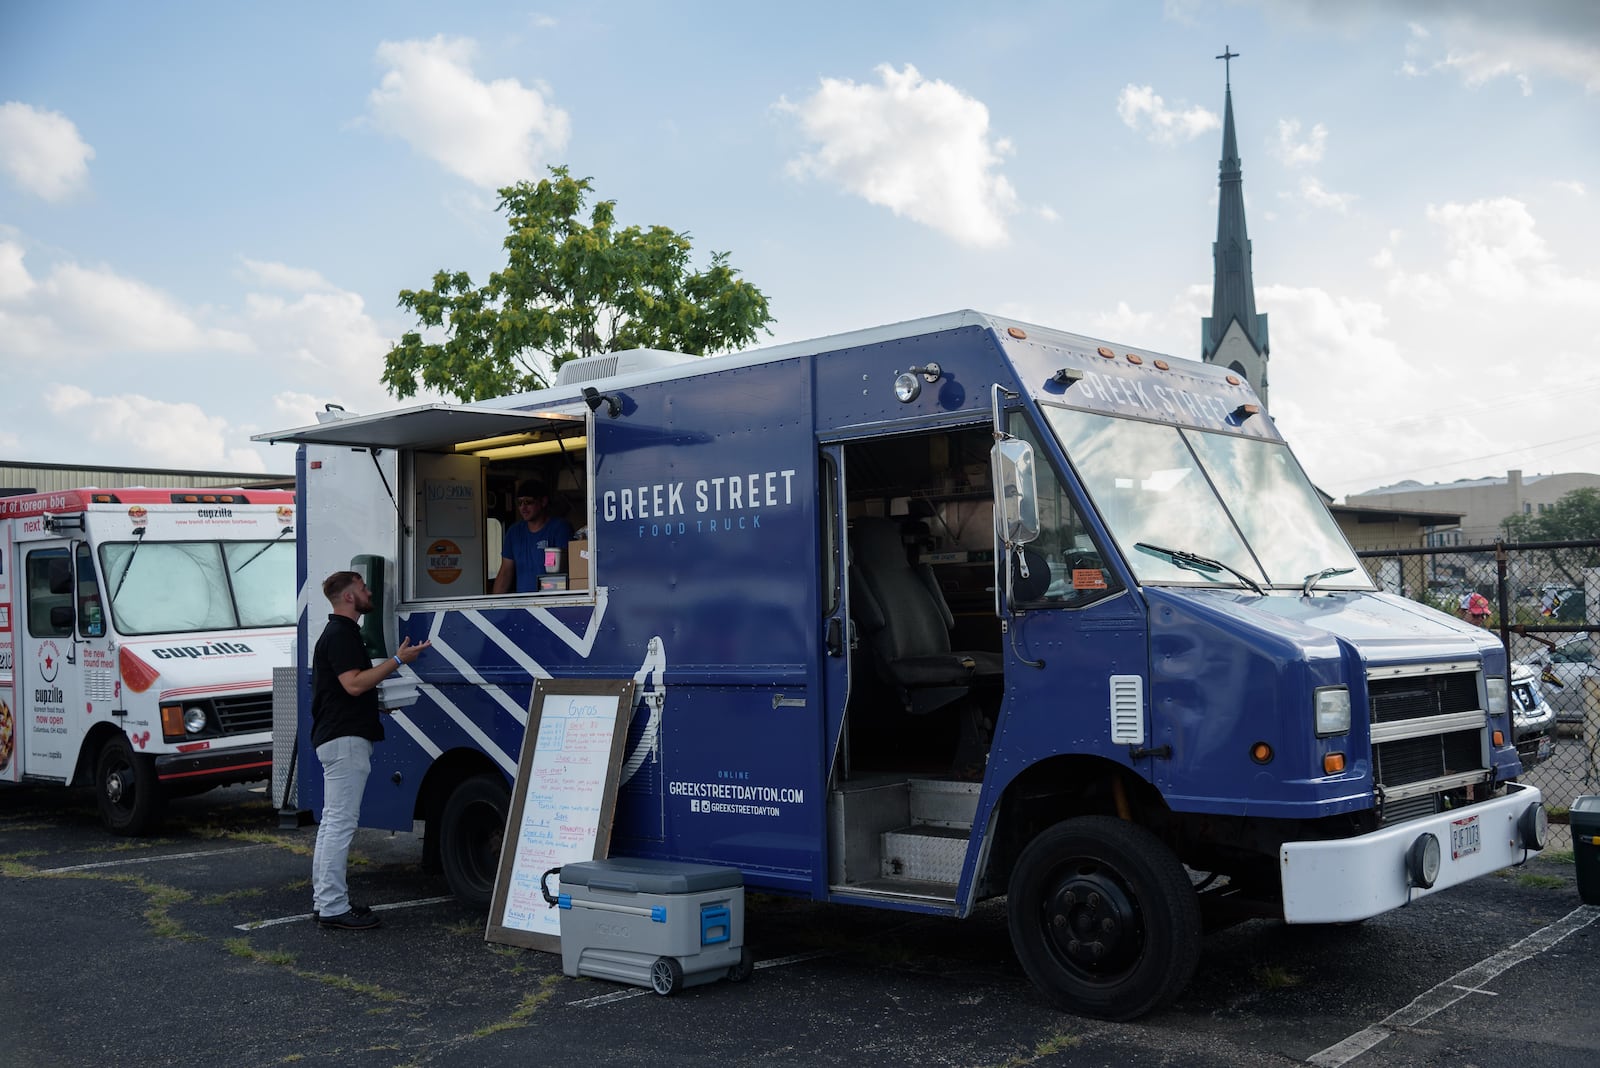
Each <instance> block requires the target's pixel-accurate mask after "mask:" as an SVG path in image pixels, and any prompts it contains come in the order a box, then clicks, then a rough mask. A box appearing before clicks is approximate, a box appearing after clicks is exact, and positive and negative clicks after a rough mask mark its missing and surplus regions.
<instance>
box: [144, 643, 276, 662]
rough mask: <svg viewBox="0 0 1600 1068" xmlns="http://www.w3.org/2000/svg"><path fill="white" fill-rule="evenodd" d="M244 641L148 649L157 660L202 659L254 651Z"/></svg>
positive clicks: (245, 653)
mask: <svg viewBox="0 0 1600 1068" xmlns="http://www.w3.org/2000/svg"><path fill="white" fill-rule="evenodd" d="M254 652H255V650H254V649H252V648H250V646H248V645H246V644H245V643H244V642H211V643H210V644H208V645H169V646H164V647H162V648H160V649H152V650H150V654H151V655H152V656H154V657H155V658H156V659H157V660H182V659H184V658H185V657H187V658H189V659H193V660H203V659H205V658H206V657H211V656H244V655H248V654H251V653H254Z"/></svg>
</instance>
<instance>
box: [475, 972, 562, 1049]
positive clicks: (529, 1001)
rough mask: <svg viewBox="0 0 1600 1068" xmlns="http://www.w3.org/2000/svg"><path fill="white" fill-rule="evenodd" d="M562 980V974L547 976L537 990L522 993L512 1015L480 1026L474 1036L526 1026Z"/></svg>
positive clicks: (486, 1035)
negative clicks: (520, 999)
mask: <svg viewBox="0 0 1600 1068" xmlns="http://www.w3.org/2000/svg"><path fill="white" fill-rule="evenodd" d="M560 982H561V976H559V975H547V976H545V977H544V978H543V979H541V980H539V988H538V989H537V990H534V991H532V992H530V993H527V994H524V995H522V1001H521V1002H520V1003H519V1004H518V1005H517V1007H516V1008H514V1009H512V1010H511V1015H510V1016H507V1017H506V1018H505V1019H504V1020H501V1021H499V1022H497V1023H492V1024H489V1025H487V1026H485V1027H480V1028H478V1029H477V1030H476V1031H474V1032H472V1037H473V1038H487V1037H488V1036H490V1035H493V1034H498V1033H499V1032H501V1031H510V1030H511V1029H512V1028H516V1027H526V1026H527V1025H528V1022H529V1021H530V1020H532V1019H533V1016H534V1014H535V1013H537V1012H538V1011H539V1006H541V1005H543V1004H544V1003H545V1002H546V1001H549V1000H550V998H551V996H552V995H554V994H555V992H556V984H558V983H560Z"/></svg>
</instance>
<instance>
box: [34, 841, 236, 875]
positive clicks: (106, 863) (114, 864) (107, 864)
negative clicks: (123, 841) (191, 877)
mask: <svg viewBox="0 0 1600 1068" xmlns="http://www.w3.org/2000/svg"><path fill="white" fill-rule="evenodd" d="M260 848H262V847H261V846H259V845H243V846H234V847H233V848H232V849H202V850H200V851H199V852H196V853H162V854H160V855H158V856H149V857H124V858H123V859H121V860H101V861H97V862H95V863H93V864H73V865H71V866H70V867H66V868H46V869H44V870H43V871H37V872H34V874H35V875H64V874H66V873H67V872H69V871H89V870H91V869H93V868H121V867H126V866H127V865H129V864H155V863H157V862H159V861H163V860H189V859H191V858H194V857H220V856H222V855H223V854H224V853H243V852H244V851H245V850H246V849H260Z"/></svg>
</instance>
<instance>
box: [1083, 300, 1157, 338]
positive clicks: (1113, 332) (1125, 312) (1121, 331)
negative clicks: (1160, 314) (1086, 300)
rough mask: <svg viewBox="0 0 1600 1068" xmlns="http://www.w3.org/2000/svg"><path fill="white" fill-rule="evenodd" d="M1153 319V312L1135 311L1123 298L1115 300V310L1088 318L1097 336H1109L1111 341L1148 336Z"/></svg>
mask: <svg viewBox="0 0 1600 1068" xmlns="http://www.w3.org/2000/svg"><path fill="white" fill-rule="evenodd" d="M1154 321H1155V316H1154V315H1153V314H1151V313H1150V312H1136V311H1134V310H1133V309H1132V308H1130V307H1128V302H1127V301H1125V300H1119V301H1117V307H1116V310H1114V311H1110V312H1101V313H1100V314H1098V315H1093V316H1090V319H1089V323H1090V326H1091V327H1092V328H1093V329H1094V333H1095V335H1096V336H1097V337H1103V338H1110V339H1111V340H1113V341H1117V340H1122V339H1124V338H1146V337H1149V336H1150V327H1151V324H1152V323H1153V322H1154Z"/></svg>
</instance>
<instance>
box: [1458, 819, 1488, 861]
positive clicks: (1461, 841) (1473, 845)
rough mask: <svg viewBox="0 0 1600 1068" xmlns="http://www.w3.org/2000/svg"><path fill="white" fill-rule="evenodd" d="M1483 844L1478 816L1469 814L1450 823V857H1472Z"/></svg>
mask: <svg viewBox="0 0 1600 1068" xmlns="http://www.w3.org/2000/svg"><path fill="white" fill-rule="evenodd" d="M1482 845H1483V839H1482V838H1481V837H1479V828H1478V817H1476V816H1468V817H1467V818H1466V819H1460V820H1455V821H1453V822H1452V823H1451V824H1450V859H1451V860H1460V859H1461V858H1462V857H1470V856H1472V854H1474V853H1476V852H1477V851H1478V849H1479V848H1480V847H1481V846H1482Z"/></svg>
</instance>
